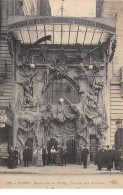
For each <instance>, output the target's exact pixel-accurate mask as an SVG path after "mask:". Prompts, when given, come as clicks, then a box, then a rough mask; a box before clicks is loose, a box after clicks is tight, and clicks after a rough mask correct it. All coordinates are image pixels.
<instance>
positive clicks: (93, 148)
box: [90, 135, 99, 162]
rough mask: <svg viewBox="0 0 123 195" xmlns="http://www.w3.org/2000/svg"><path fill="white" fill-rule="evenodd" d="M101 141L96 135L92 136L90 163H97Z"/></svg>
mask: <svg viewBox="0 0 123 195" xmlns="http://www.w3.org/2000/svg"><path fill="white" fill-rule="evenodd" d="M98 144H99V140H98V138H97V137H96V135H90V161H91V162H93V161H95V156H96V153H97V151H98Z"/></svg>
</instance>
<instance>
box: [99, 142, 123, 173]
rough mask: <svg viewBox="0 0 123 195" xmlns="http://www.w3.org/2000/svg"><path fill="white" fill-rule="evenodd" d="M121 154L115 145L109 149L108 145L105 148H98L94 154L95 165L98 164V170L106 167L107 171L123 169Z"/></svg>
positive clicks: (122, 156)
mask: <svg viewBox="0 0 123 195" xmlns="http://www.w3.org/2000/svg"><path fill="white" fill-rule="evenodd" d="M122 161H123V155H122V150H121V149H115V146H113V147H112V149H110V147H109V145H107V148H106V149H105V148H104V147H102V148H99V150H98V152H97V153H96V156H95V165H97V166H98V170H102V168H107V170H108V171H111V169H112V168H113V169H115V170H123V167H122V166H123V162H122Z"/></svg>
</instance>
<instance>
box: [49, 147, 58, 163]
mask: <svg viewBox="0 0 123 195" xmlns="http://www.w3.org/2000/svg"><path fill="white" fill-rule="evenodd" d="M50 152H51V165H52V164H55V165H56V156H57V151H56V149H55V148H54V146H52V148H51V150H50Z"/></svg>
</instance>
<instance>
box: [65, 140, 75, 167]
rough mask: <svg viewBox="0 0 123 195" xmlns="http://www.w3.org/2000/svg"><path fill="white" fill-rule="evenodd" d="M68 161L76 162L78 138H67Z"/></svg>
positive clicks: (70, 162)
mask: <svg viewBox="0 0 123 195" xmlns="http://www.w3.org/2000/svg"><path fill="white" fill-rule="evenodd" d="M67 162H68V163H69V164H74V163H75V162H76V140H75V139H69V140H67Z"/></svg>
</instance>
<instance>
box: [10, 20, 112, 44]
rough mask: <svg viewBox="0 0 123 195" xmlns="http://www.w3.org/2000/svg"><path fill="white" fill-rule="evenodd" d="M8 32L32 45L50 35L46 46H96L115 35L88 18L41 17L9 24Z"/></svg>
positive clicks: (110, 30) (102, 24)
mask: <svg viewBox="0 0 123 195" xmlns="http://www.w3.org/2000/svg"><path fill="white" fill-rule="evenodd" d="M9 31H12V32H13V33H14V36H15V38H16V39H17V40H20V41H21V43H22V44H33V43H35V42H36V41H37V40H38V39H40V38H42V37H45V36H48V35H51V38H52V40H51V41H45V43H46V44H65V45H66V44H68V45H69V44H75V43H79V44H82V45H98V43H99V42H105V41H106V40H107V38H108V36H109V34H112V35H113V34H115V27H114V26H110V25H107V24H105V23H101V22H99V21H98V22H97V21H94V20H89V19H88V18H75V17H74V18H70V17H69V18H67V17H41V18H34V19H30V20H24V21H20V22H16V23H14V24H10V25H9ZM42 44H44V42H42Z"/></svg>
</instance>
